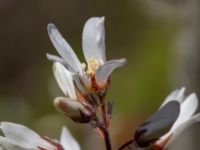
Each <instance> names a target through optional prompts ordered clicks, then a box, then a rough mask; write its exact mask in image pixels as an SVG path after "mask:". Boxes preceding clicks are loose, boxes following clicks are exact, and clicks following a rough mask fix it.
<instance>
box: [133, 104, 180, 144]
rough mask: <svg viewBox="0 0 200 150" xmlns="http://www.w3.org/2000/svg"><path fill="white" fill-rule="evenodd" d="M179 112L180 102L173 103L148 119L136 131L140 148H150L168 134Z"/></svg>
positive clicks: (136, 138)
mask: <svg viewBox="0 0 200 150" xmlns="http://www.w3.org/2000/svg"><path fill="white" fill-rule="evenodd" d="M179 112H180V104H179V102H177V101H171V102H168V103H167V104H166V105H164V106H163V107H162V108H161V109H160V110H158V111H157V112H155V113H154V114H153V115H151V116H150V117H149V118H148V119H146V120H145V121H144V123H142V124H141V125H140V127H139V128H138V129H137V130H136V134H135V140H136V142H137V143H138V144H139V146H140V147H143V146H144V147H146V146H149V145H150V144H152V142H155V141H156V140H157V139H159V138H160V137H161V136H163V135H164V134H166V133H167V132H168V131H169V130H170V128H171V127H172V125H173V124H174V122H175V121H176V119H177V117H178V115H179Z"/></svg>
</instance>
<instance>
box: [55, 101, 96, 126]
mask: <svg viewBox="0 0 200 150" xmlns="http://www.w3.org/2000/svg"><path fill="white" fill-rule="evenodd" d="M54 105H55V106H56V108H57V109H58V110H59V111H60V112H62V113H64V114H65V115H66V116H68V117H69V118H71V119H72V120H73V121H75V122H78V123H88V122H90V121H91V120H92V119H93V114H92V112H91V111H90V110H89V109H88V108H89V106H87V107H86V106H84V105H83V104H82V103H81V102H79V101H78V100H74V99H70V98H65V97H57V98H56V99H55V100H54ZM86 105H87V104H86Z"/></svg>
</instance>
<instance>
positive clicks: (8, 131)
mask: <svg viewBox="0 0 200 150" xmlns="http://www.w3.org/2000/svg"><path fill="white" fill-rule="evenodd" d="M0 128H1V130H2V132H3V134H4V135H5V138H7V139H8V140H10V141H12V142H13V143H16V144H17V145H18V146H21V147H25V148H27V149H36V148H37V147H38V146H40V147H44V148H47V149H48V148H50V149H51V148H53V147H52V146H51V145H50V144H49V143H47V142H46V141H45V140H43V139H42V138H41V137H40V136H39V135H38V134H37V133H35V132H34V131H33V130H31V129H29V128H27V127H25V126H23V125H20V124H15V123H11V122H1V126H0ZM2 140H3V139H2Z"/></svg>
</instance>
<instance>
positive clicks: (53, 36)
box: [47, 23, 82, 73]
mask: <svg viewBox="0 0 200 150" xmlns="http://www.w3.org/2000/svg"><path fill="white" fill-rule="evenodd" d="M47 30H48V34H49V37H50V40H51V42H52V43H53V45H54V47H55V48H56V50H57V51H58V53H59V54H60V56H61V57H62V58H63V59H64V60H65V61H66V64H67V65H68V66H69V68H70V69H73V70H70V71H74V72H76V73H77V72H79V73H82V67H81V63H80V61H79V59H78V58H77V56H76V54H75V53H74V51H73V49H72V48H71V47H70V45H69V44H68V43H67V41H66V40H65V39H64V38H63V37H62V35H61V34H60V32H59V31H58V29H57V28H56V26H55V25H54V24H51V23H50V24H48V27H47Z"/></svg>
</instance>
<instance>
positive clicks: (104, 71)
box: [96, 58, 127, 85]
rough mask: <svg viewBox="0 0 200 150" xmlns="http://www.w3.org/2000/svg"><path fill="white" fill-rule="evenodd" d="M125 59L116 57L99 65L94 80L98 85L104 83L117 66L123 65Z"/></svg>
mask: <svg viewBox="0 0 200 150" xmlns="http://www.w3.org/2000/svg"><path fill="white" fill-rule="evenodd" d="M126 62H127V61H126V59H125V58H122V59H117V60H110V61H107V62H106V63H105V64H104V65H103V66H101V67H99V69H98V70H97V72H96V81H97V83H98V84H99V85H104V84H105V83H106V82H107V79H108V77H109V76H110V74H111V73H112V71H113V70H114V69H116V68H118V67H121V66H123V65H125V63H126Z"/></svg>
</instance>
